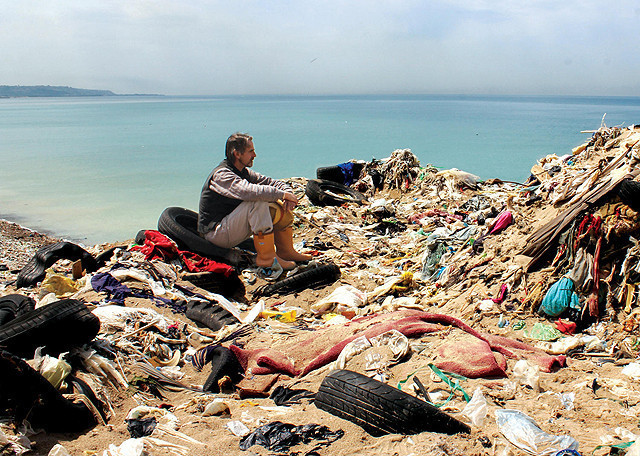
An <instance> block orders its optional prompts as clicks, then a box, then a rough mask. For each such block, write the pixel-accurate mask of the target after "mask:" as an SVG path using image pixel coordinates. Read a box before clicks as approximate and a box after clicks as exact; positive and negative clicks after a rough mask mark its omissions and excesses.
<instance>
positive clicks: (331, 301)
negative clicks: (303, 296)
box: [311, 285, 367, 315]
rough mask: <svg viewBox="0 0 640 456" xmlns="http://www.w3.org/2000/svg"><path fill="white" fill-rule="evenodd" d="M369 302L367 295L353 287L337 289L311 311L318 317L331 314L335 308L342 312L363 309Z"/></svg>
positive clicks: (346, 286) (314, 305)
mask: <svg viewBox="0 0 640 456" xmlns="http://www.w3.org/2000/svg"><path fill="white" fill-rule="evenodd" d="M366 300H367V294H366V293H365V292H363V291H360V290H358V289H357V288H355V287H353V286H351V285H342V286H340V287H338V288H336V289H335V290H334V291H333V292H332V293H331V294H330V295H329V296H327V297H325V298H322V299H321V300H320V301H318V302H316V303H315V304H312V305H311V311H312V312H313V313H314V314H316V315H318V314H324V313H327V312H331V311H332V310H333V309H334V308H335V307H341V309H339V310H338V311H340V310H346V309H355V308H358V307H362V306H363V305H364V303H365V302H366Z"/></svg>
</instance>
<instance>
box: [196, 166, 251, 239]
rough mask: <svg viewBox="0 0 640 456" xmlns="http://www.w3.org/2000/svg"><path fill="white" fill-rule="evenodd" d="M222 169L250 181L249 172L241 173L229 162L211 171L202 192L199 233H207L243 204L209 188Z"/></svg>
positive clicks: (243, 171)
mask: <svg viewBox="0 0 640 456" xmlns="http://www.w3.org/2000/svg"><path fill="white" fill-rule="evenodd" d="M222 168H227V169H229V170H231V171H233V172H234V173H235V174H237V175H238V176H240V177H241V178H242V179H244V180H249V179H248V176H249V172H248V171H247V170H246V169H243V170H242V171H239V170H238V169H237V168H236V167H234V166H233V165H232V164H231V163H229V162H228V160H222V161H221V162H220V164H219V165H218V166H216V168H215V169H214V170H213V171H211V174H209V177H207V180H206V181H205V182H204V185H203V186H202V191H201V192H200V205H199V206H198V231H199V232H200V233H205V232H207V231H208V229H210V228H211V227H212V226H215V224H217V223H219V222H220V221H221V220H222V219H223V218H225V217H226V216H227V215H229V214H231V213H232V212H233V210H234V209H235V208H236V207H238V206H239V205H240V203H242V200H239V199H235V198H229V197H226V196H223V195H221V194H219V193H217V192H214V191H213V190H211V189H210V188H209V183H210V182H211V179H212V178H213V175H214V174H215V173H216V172H217V171H218V170H219V169H222Z"/></svg>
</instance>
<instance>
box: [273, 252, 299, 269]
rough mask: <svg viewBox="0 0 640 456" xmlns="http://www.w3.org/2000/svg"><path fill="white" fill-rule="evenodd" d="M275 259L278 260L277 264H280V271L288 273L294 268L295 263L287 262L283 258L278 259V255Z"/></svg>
mask: <svg viewBox="0 0 640 456" xmlns="http://www.w3.org/2000/svg"><path fill="white" fill-rule="evenodd" d="M276 259H277V260H278V263H280V266H282V269H284V270H285V271H290V270H292V269H293V268H295V267H296V263H295V261H287V260H285V259H284V258H280V256H278V255H276Z"/></svg>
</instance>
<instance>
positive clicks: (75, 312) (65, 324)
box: [0, 299, 100, 358]
mask: <svg viewBox="0 0 640 456" xmlns="http://www.w3.org/2000/svg"><path fill="white" fill-rule="evenodd" d="M98 331H100V320H99V319H98V317H96V316H95V315H94V314H93V313H91V311H90V310H89V309H88V307H87V306H86V305H85V304H84V303H83V302H82V301H78V300H76V299H63V300H61V301H57V302H54V303H51V304H49V305H46V306H44V307H40V308H38V309H35V310H32V311H30V312H27V313H24V314H22V315H21V316H19V317H17V318H15V319H14V320H12V321H10V322H9V323H7V324H6V325H2V326H0V347H2V348H3V349H5V350H7V351H8V352H11V353H13V354H15V355H18V356H23V357H28V358H31V357H33V353H34V352H35V350H36V348H38V347H42V346H44V347H45V350H44V351H45V352H46V353H49V354H54V355H57V354H59V353H62V352H65V351H68V350H69V349H71V348H73V347H78V346H81V345H83V344H86V343H88V342H90V341H92V340H93V338H94V337H96V335H97V334H98Z"/></svg>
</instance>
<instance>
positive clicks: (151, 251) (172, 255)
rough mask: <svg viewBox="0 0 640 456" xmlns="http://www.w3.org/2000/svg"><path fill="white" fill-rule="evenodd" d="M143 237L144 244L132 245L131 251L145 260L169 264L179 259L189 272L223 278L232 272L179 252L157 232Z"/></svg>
mask: <svg viewBox="0 0 640 456" xmlns="http://www.w3.org/2000/svg"><path fill="white" fill-rule="evenodd" d="M144 235H145V240H144V244H143V245H134V246H133V247H131V250H134V251H139V252H142V253H143V254H144V255H145V258H146V259H147V260H154V259H159V260H162V261H166V262H170V261H171V260H173V259H177V258H179V259H180V260H182V262H183V263H184V265H185V267H186V269H187V270H188V271H189V272H217V273H220V274H222V275H224V276H225V277H229V276H230V275H231V274H232V273H233V272H234V269H233V267H232V266H229V265H228V264H224V263H218V262H217V261H213V260H210V259H209V258H205V257H203V256H200V255H198V254H197V253H193V252H189V251H187V250H179V249H178V246H177V245H176V243H175V242H173V241H172V240H171V239H169V238H168V237H167V236H165V235H164V234H162V233H160V232H159V231H155V230H146V231H145V232H144Z"/></svg>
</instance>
